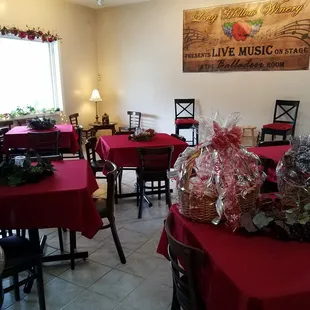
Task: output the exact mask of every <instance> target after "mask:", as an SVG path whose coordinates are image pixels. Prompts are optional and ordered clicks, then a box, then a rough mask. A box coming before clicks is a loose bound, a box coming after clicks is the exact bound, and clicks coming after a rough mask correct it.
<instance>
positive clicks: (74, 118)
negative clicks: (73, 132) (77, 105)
mask: <svg viewBox="0 0 310 310" xmlns="http://www.w3.org/2000/svg"><path fill="white" fill-rule="evenodd" d="M78 118H79V113H74V114H70V115H69V121H70V124H71V125H72V126H73V127H75V128H76V129H77V128H78V126H79V119H78ZM81 130H82V138H85V139H86V140H87V139H88V138H91V137H93V136H95V131H94V129H93V128H90V129H83V127H82V126H81Z"/></svg>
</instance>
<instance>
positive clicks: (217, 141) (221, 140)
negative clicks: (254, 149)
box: [212, 122, 242, 150]
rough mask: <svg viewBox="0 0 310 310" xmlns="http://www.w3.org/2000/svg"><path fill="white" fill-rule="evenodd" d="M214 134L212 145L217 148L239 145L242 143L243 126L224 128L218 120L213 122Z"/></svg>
mask: <svg viewBox="0 0 310 310" xmlns="http://www.w3.org/2000/svg"><path fill="white" fill-rule="evenodd" d="M213 129H214V135H213V138H212V145H213V147H214V148H215V149H217V150H221V149H226V148H228V147H231V146H232V145H234V146H235V147H239V146H240V144H241V138H242V132H241V128H240V127H237V126H234V127H233V128H231V129H227V128H222V127H220V125H219V124H218V123H217V122H213Z"/></svg>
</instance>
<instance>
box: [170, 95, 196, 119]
mask: <svg viewBox="0 0 310 310" xmlns="http://www.w3.org/2000/svg"><path fill="white" fill-rule="evenodd" d="M174 109H175V119H180V118H181V119H182V118H195V99H174Z"/></svg>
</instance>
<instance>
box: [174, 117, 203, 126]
mask: <svg viewBox="0 0 310 310" xmlns="http://www.w3.org/2000/svg"><path fill="white" fill-rule="evenodd" d="M175 124H176V125H197V124H199V122H198V121H196V120H195V119H193V118H179V119H176V120H175Z"/></svg>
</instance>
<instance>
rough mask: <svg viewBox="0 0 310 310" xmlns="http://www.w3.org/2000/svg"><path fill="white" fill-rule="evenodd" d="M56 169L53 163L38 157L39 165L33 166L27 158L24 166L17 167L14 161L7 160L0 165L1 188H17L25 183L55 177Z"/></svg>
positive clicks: (27, 157)
mask: <svg viewBox="0 0 310 310" xmlns="http://www.w3.org/2000/svg"><path fill="white" fill-rule="evenodd" d="M54 171H55V169H54V166H53V165H52V164H51V162H50V161H49V160H47V159H43V158H41V157H40V156H39V155H37V164H36V165H32V164H31V160H30V157H29V156H26V158H25V160H24V162H23V164H22V165H17V164H16V163H15V160H14V158H13V159H7V160H5V161H3V162H2V163H1V164H0V186H1V185H2V186H17V185H21V184H24V183H35V182H38V181H40V180H42V179H43V178H45V177H46V176H49V175H53V173H54Z"/></svg>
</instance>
